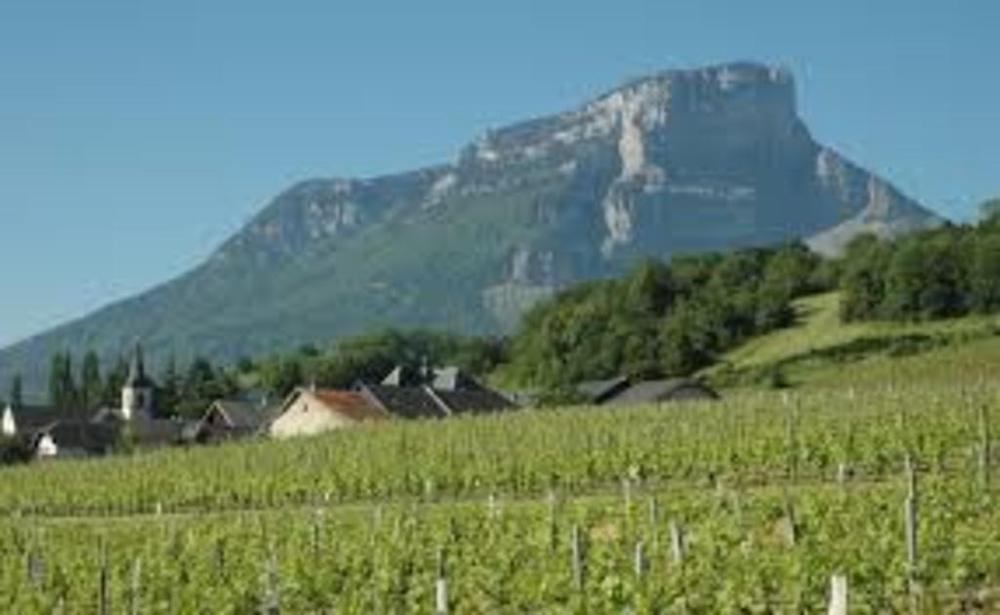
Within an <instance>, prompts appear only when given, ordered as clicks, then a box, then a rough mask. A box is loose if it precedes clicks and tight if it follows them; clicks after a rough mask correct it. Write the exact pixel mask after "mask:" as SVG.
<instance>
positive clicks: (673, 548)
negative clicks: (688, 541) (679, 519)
mask: <svg viewBox="0 0 1000 615" xmlns="http://www.w3.org/2000/svg"><path fill="white" fill-rule="evenodd" d="M670 552H671V554H672V555H673V559H674V563H675V564H678V565H679V564H682V563H683V562H684V532H683V530H682V529H681V528H680V527H679V526H678V525H677V523H676V522H674V521H671V522H670Z"/></svg>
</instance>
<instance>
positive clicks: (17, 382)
mask: <svg viewBox="0 0 1000 615" xmlns="http://www.w3.org/2000/svg"><path fill="white" fill-rule="evenodd" d="M23 388H24V382H23V380H22V378H21V374H15V375H14V377H13V378H11V380H10V405H11V407H13V408H20V407H21V406H23V405H24V391H23V390H22V389H23Z"/></svg>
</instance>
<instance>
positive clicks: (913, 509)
mask: <svg viewBox="0 0 1000 615" xmlns="http://www.w3.org/2000/svg"><path fill="white" fill-rule="evenodd" d="M906 480H907V491H908V493H907V496H906V503H905V506H904V512H905V516H906V528H905V529H906V562H907V567H908V576H909V583H910V592H911V593H914V594H915V593H916V592H917V589H918V587H917V566H918V557H919V554H918V552H917V474H916V469H915V468H914V465H913V459H912V458H911V457H910V455H909V454H907V455H906Z"/></svg>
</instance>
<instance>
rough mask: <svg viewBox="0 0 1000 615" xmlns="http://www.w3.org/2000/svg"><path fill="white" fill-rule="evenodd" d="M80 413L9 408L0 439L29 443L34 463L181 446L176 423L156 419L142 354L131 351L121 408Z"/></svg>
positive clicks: (152, 385)
mask: <svg viewBox="0 0 1000 615" xmlns="http://www.w3.org/2000/svg"><path fill="white" fill-rule="evenodd" d="M88 414H89V413H87V412H84V411H79V410H72V409H70V410H65V409H63V410H60V409H56V408H51V407H46V406H27V405H26V406H20V407H17V408H11V407H8V408H7V409H6V410H5V411H4V413H3V417H2V421H0V428H2V430H3V433H4V434H7V433H8V432H9V433H10V434H11V436H8V437H22V438H25V441H26V442H28V443H30V447H31V450H32V451H33V453H34V456H35V457H36V458H46V459H47V458H52V457H60V458H63V457H81V456H92V455H105V454H108V453H111V452H113V451H114V450H115V449H116V448H118V447H119V446H139V447H156V446H169V445H173V444H176V443H178V442H179V441H180V436H181V423H180V422H179V421H176V420H174V419H164V418H159V417H157V416H156V383H155V382H154V381H153V380H152V379H151V378H150V377H149V376H147V375H146V369H145V365H144V362H143V356H142V348H141V347H139V346H136V349H135V353H134V354H133V356H132V361H131V364H130V366H129V373H128V377H127V378H126V380H125V383H124V385H123V386H122V393H121V405H120V407H118V408H102V409H100V410H98V411H97V412H95V413H93V414H92V415H90V416H89V417H88V416H87V415H88Z"/></svg>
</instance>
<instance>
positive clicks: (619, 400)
mask: <svg viewBox="0 0 1000 615" xmlns="http://www.w3.org/2000/svg"><path fill="white" fill-rule="evenodd" d="M718 398H719V394H718V393H716V392H715V391H714V390H712V389H711V388H709V387H708V386H707V385H705V384H703V383H701V382H698V381H697V380H691V379H688V378H672V379H669V380H650V381H646V382H639V383H636V384H634V385H632V386H630V387H629V388H627V389H625V390H624V391H622V392H621V393H619V394H618V395H615V396H614V397H612V398H610V399H609V400H608V401H607V403H609V404H615V405H628V404H649V403H657V402H662V401H687V400H699V399H718Z"/></svg>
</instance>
